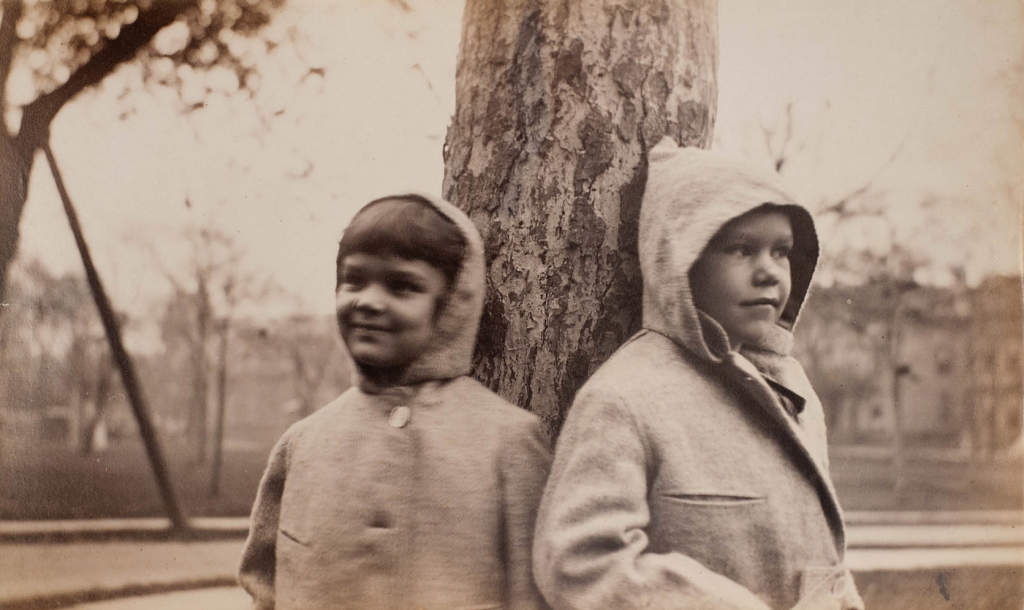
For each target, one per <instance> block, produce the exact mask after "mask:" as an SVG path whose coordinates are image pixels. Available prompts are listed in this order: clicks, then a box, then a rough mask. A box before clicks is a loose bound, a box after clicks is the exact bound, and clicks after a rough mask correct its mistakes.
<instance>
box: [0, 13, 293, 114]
mask: <svg viewBox="0 0 1024 610" xmlns="http://www.w3.org/2000/svg"><path fill="white" fill-rule="evenodd" d="M17 4H20V2H17V1H16V0H14V1H12V0H8V1H7V2H5V3H4V6H5V12H6V11H7V10H12V9H14V10H17V8H16V6H15V5H17ZM283 4H284V0H237V1H236V0H202V1H198V2H197V1H189V0H135V1H131V0H36V1H33V0H27V1H25V2H24V5H23V7H22V8H21V18H20V20H19V21H18V23H17V25H16V34H17V39H16V41H15V45H14V52H13V58H14V62H15V64H19V65H24V66H27V68H28V69H29V70H30V71H31V76H32V82H33V85H34V88H35V90H36V91H37V92H38V93H40V94H45V93H48V92H50V91H52V90H54V89H55V88H57V87H58V86H60V85H62V84H64V83H66V82H67V81H68V80H69V78H70V77H71V75H72V74H74V73H75V72H76V71H78V70H80V69H83V68H85V69H90V64H89V62H90V60H94V59H95V58H96V57H97V56H98V55H99V53H100V51H101V50H103V49H104V47H106V46H108V45H111V44H113V43H115V42H116V41H117V40H118V39H119V37H120V36H121V34H122V32H124V30H125V28H126V27H127V26H130V25H131V24H134V23H136V21H137V20H138V19H139V16H140V12H142V11H169V12H173V13H174V14H175V15H176V18H175V20H174V23H173V24H172V25H170V26H168V27H167V28H165V29H164V30H163V31H161V32H160V33H159V34H158V35H157V36H155V37H154V38H153V40H152V42H151V43H150V44H148V45H146V46H143V47H142V48H141V49H140V50H139V53H138V55H137V56H136V58H137V60H138V61H140V62H141V64H142V66H143V68H144V75H145V77H146V79H147V81H149V82H156V83H159V84H164V85H172V86H180V85H181V84H182V81H183V80H184V79H185V78H187V77H188V75H190V74H192V73H193V72H194V71H211V70H214V69H222V70H226V71H227V72H229V73H231V74H233V75H234V76H235V78H236V79H237V86H238V87H241V88H248V87H252V86H253V85H254V84H255V82H256V79H255V78H253V74H254V70H255V63H256V59H257V57H258V56H259V54H260V53H261V52H265V51H266V50H268V49H271V48H273V47H274V46H276V44H277V42H275V41H273V40H269V39H266V40H258V39H256V38H255V37H254V35H255V34H256V33H257V32H258V31H259V30H260V29H261V28H263V27H264V26H266V25H267V24H268V23H269V22H270V19H271V17H272V16H273V14H274V12H275V11H277V10H278V9H280V8H281V6H282V5H283ZM0 51H2V49H0Z"/></svg>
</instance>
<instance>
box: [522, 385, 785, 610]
mask: <svg viewBox="0 0 1024 610" xmlns="http://www.w3.org/2000/svg"><path fill="white" fill-rule="evenodd" d="M605 390H607V388H605ZM645 443H646V439H645V436H644V435H643V431H642V429H641V427H640V426H639V424H638V422H637V418H636V417H634V415H633V413H632V412H631V410H630V409H629V407H628V405H627V404H626V402H625V401H624V400H622V399H619V398H617V397H615V396H614V395H613V394H612V393H610V392H607V391H602V390H601V389H598V388H589V391H588V388H586V387H585V388H584V389H583V390H582V391H581V393H580V395H579V396H578V397H577V399H576V401H575V403H574V405H573V407H572V409H571V410H570V412H569V417H568V418H567V420H566V423H565V427H564V428H563V430H562V434H561V437H560V438H559V440H558V445H557V447H556V450H555V459H554V464H553V466H552V472H551V477H550V478H549V479H548V483H547V487H546V489H545V492H544V496H543V500H542V501H541V506H540V511H539V514H538V517H537V531H536V537H535V540H534V556H533V561H534V574H535V576H536V579H537V585H538V587H539V588H540V590H541V592H542V593H543V594H544V597H545V598H546V600H547V602H548V603H549V604H550V605H551V606H552V608H555V609H556V610H569V609H573V610H575V609H584V608H585V609H597V608H645V609H652V610H653V609H669V608H729V609H738V608H744V609H747V608H749V609H759V610H767V608H768V606H767V605H766V604H765V603H764V602H763V601H762V600H760V599H759V598H758V597H757V596H755V595H754V594H753V593H752V592H751V591H750V590H748V589H747V588H745V587H743V586H742V585H740V584H738V583H736V582H734V581H732V580H730V579H728V578H726V577H725V576H722V575H720V574H717V573H715V572H713V571H711V570H709V569H708V568H706V567H705V566H703V565H702V564H701V563H699V562H698V561H696V560H695V559H693V558H691V557H688V556H685V555H683V554H681V553H677V552H670V553H653V552H649V551H648V538H647V532H646V529H647V526H648V524H649V521H650V510H649V507H648V504H647V493H648V480H647V478H648V471H649V469H650V468H651V455H650V452H649V450H648V448H647V447H646V445H645Z"/></svg>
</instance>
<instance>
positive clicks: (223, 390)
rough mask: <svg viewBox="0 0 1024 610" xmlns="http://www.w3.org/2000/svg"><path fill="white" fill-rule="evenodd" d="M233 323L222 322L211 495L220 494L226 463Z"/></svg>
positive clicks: (228, 321)
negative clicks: (221, 472)
mask: <svg viewBox="0 0 1024 610" xmlns="http://www.w3.org/2000/svg"><path fill="white" fill-rule="evenodd" d="M230 333H231V322H230V320H229V319H228V318H225V319H224V320H222V321H221V322H220V347H219V350H218V355H217V413H216V415H215V416H214V417H215V419H214V424H213V467H212V468H211V470H210V495H211V496H217V495H219V494H220V471H221V465H222V464H223V463H224V415H225V412H226V411H227V400H228V336H229V334H230Z"/></svg>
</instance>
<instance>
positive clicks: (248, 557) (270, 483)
mask: <svg viewBox="0 0 1024 610" xmlns="http://www.w3.org/2000/svg"><path fill="white" fill-rule="evenodd" d="M287 439H288V435H287V434H286V435H285V436H283V437H282V438H281V439H280V440H279V441H278V442H277V444H276V445H275V446H274V449H273V451H271V453H270V460H269V462H268V463H267V469H266V471H264V473H263V478H262V479H261V480H260V486H259V490H258V491H257V492H256V501H255V503H254V504H253V507H252V517H251V519H250V525H249V537H248V539H247V540H246V541H245V547H244V548H243V550H242V560H241V563H240V565H239V567H238V582H239V584H241V585H242V587H243V588H244V589H245V590H246V591H247V592H248V593H249V595H251V596H252V599H253V605H254V608H255V610H273V608H274V576H275V573H276V554H277V553H276V546H277V526H278V520H279V519H280V515H281V496H282V494H283V493H284V482H285V477H286V476H287V472H288V440H287Z"/></svg>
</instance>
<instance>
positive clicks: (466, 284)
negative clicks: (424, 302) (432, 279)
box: [346, 192, 485, 392]
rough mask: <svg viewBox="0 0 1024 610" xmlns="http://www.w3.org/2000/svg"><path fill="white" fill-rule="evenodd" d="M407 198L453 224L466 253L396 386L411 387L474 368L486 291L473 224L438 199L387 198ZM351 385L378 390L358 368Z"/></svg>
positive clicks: (479, 244)
mask: <svg viewBox="0 0 1024 610" xmlns="http://www.w3.org/2000/svg"><path fill="white" fill-rule="evenodd" d="M410 195H412V196H415V197H422V198H423V199H425V200H427V201H428V202H429V203H430V204H431V205H432V206H434V208H435V209H436V210H437V211H438V212H440V213H441V214H443V215H444V216H445V217H447V218H449V219H450V220H451V221H452V222H454V223H455V225H456V226H457V227H458V228H459V230H460V231H461V232H462V235H463V237H465V239H466V253H465V255H464V256H463V258H462V267H461V268H460V269H459V272H458V275H457V276H456V278H455V283H454V285H453V287H452V292H451V294H449V295H448V298H447V300H446V302H445V304H444V309H442V310H441V312H440V313H439V315H438V316H437V318H436V320H435V321H434V328H433V333H432V334H431V337H430V343H429V345H428V346H427V349H426V350H425V351H424V352H423V353H422V354H420V355H419V356H418V357H417V358H416V359H415V360H413V361H412V362H411V363H410V364H409V365H408V366H407V367H406V369H405V371H404V372H403V373H402V377H401V378H400V379H399V380H398V384H397V385H398V386H412V385H417V384H420V383H423V382H425V381H436V380H444V379H452V378H454V377H459V376H461V375H467V374H469V372H470V370H471V369H472V366H473V349H474V347H475V346H476V334H477V329H478V328H479V326H480V316H481V315H482V313H483V303H484V289H485V288H484V287H485V276H484V246H483V240H482V239H481V237H480V232H479V231H477V228H476V226H475V225H474V224H473V221H471V220H470V219H469V217H468V216H466V214H465V213H463V212H462V210H460V209H458V208H456V207H455V206H454V205H452V204H451V203H448V202H447V201H445V200H444V199H441V198H440V197H434V196H432V195H427V194H425V193H416V192H412V193H398V194H395V195H389V196H388V197H389V198H390V197H404V196H410ZM346 353H348V350H347V348H346ZM349 360H350V361H351V354H349ZM353 381H354V383H355V384H356V385H358V386H359V387H360V388H362V389H364V390H369V391H374V392H375V391H379V389H380V388H375V387H373V384H372V383H369V380H367V379H366V377H364V376H363V375H362V374H361V373H360V372H359V367H358V366H354V367H353Z"/></svg>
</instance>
